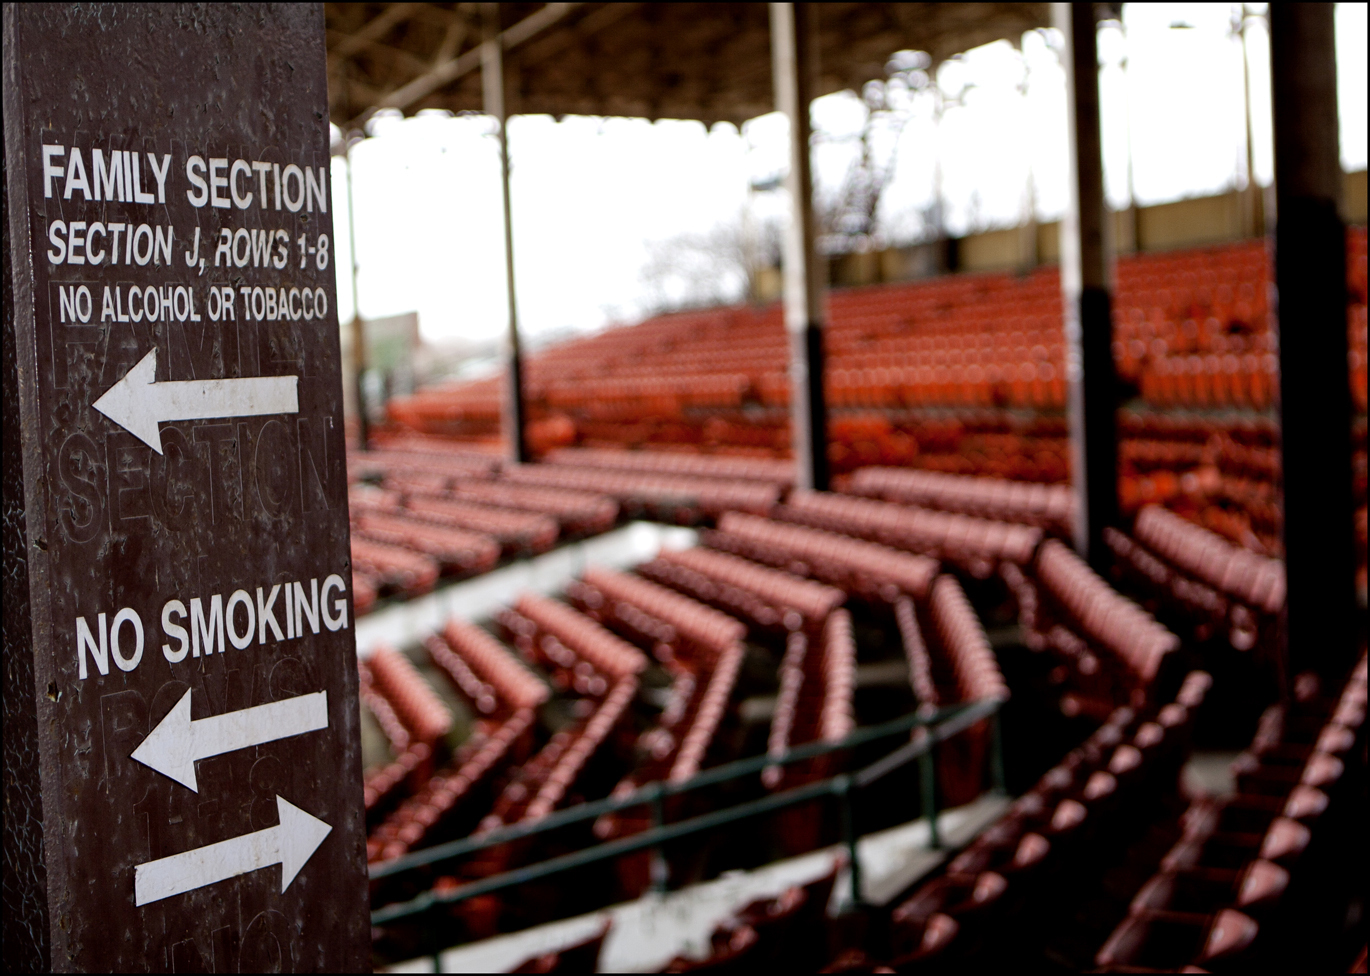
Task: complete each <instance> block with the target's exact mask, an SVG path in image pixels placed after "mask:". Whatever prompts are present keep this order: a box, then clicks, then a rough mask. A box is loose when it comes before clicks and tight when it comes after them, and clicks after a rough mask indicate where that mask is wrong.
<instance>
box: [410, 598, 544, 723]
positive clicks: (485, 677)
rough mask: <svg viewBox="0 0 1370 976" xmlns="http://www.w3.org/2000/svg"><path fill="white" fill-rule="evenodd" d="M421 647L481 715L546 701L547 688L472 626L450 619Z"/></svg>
mask: <svg viewBox="0 0 1370 976" xmlns="http://www.w3.org/2000/svg"><path fill="white" fill-rule="evenodd" d="M424 646H425V647H426V648H427V650H428V656H429V657H430V658H432V660H433V663H434V664H436V665H437V666H438V667H439V668H441V669H442V670H443V671H444V672H446V673H447V675H448V677H449V678H450V679H451V680H452V681H453V683H454V684H455V685H457V687H459V688H460V689H461V691H462V692H463V693H464V694H465V695H466V697H467V698H468V699H470V700H471V702H472V703H473V704H474V705H476V706H477V710H478V711H480V712H481V713H494V714H500V713H501V712H503V711H505V710H514V711H516V710H518V709H521V708H537V707H538V706H540V705H541V704H542V703H543V702H545V701H547V698H548V691H547V687H546V686H545V685H544V684H543V683H542V682H541V681H539V680H538V679H537V678H535V677H534V676H533V675H532V674H531V673H530V672H529V671H528V669H527V668H525V667H523V666H522V665H521V664H519V663H518V661H517V660H516V659H515V658H514V656H513V655H512V654H510V653H509V652H508V651H507V650H506V649H505V648H504V645H502V644H500V643H499V642H498V641H497V640H495V639H494V638H493V637H492V636H490V634H489V633H488V632H486V631H485V630H483V629H481V628H480V627H477V626H476V625H475V624H472V623H468V622H467V621H465V620H460V619H458V618H456V617H453V618H451V619H450V620H448V621H447V624H446V625H445V626H444V627H443V629H442V630H441V631H439V632H438V633H436V634H434V635H432V636H431V638H430V639H429V640H427V641H425V642H424ZM487 699H488V700H489V701H490V705H489V707H486V706H485V704H484V703H485V702H486V700H487Z"/></svg>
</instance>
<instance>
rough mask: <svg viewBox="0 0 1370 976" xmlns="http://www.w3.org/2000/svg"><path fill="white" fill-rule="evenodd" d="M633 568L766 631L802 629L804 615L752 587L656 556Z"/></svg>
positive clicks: (653, 579) (649, 577) (650, 578)
mask: <svg viewBox="0 0 1370 976" xmlns="http://www.w3.org/2000/svg"><path fill="white" fill-rule="evenodd" d="M633 571H634V572H635V573H637V574H638V575H639V576H642V577H644V578H645V579H648V580H651V581H652V582H654V583H659V584H660V585H662V586H664V587H669V588H670V589H673V590H676V591H678V592H680V593H683V594H684V595H686V596H688V597H689V598H690V599H692V600H697V601H698V602H700V603H703V604H705V605H707V606H710V607H713V608H715V609H717V610H721V611H722V612H723V613H726V614H728V615H729V616H732V617H736V618H737V619H738V620H740V621H742V622H744V623H745V624H747V626H748V627H756V628H758V629H759V630H761V631H765V632H776V631H779V632H785V631H793V630H799V629H800V628H801V627H803V626H804V615H803V614H801V613H800V612H799V611H798V610H795V609H794V608H792V607H789V606H787V605H785V604H780V605H779V606H777V605H774V604H772V603H769V602H767V601H766V600H765V599H763V598H761V597H760V596H758V595H757V594H756V593H754V592H752V591H751V590H748V589H745V588H743V587H740V586H736V585H734V584H732V583H729V582H726V581H723V580H718V579H715V578H713V577H712V576H709V575H708V574H706V573H702V572H699V571H698V570H695V569H691V568H690V567H688V566H684V565H681V564H680V562H678V561H675V560H668V559H663V558H661V557H660V556H658V557H657V558H656V559H652V560H649V561H648V562H645V563H639V564H638V565H637V566H635V567H634V569H633Z"/></svg>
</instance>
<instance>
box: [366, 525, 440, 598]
mask: <svg viewBox="0 0 1370 976" xmlns="http://www.w3.org/2000/svg"><path fill="white" fill-rule="evenodd" d="M352 571H353V572H354V573H356V574H358V575H360V576H362V577H363V578H364V579H365V580H366V581H367V583H368V584H370V586H371V587H372V588H373V589H375V590H376V591H378V592H382V593H383V592H391V593H396V592H397V593H401V594H403V595H404V596H406V597H415V596H420V595H422V594H424V593H427V592H428V591H429V590H431V589H432V588H433V584H434V583H436V582H437V581H438V574H439V567H438V563H437V560H435V559H433V558H431V557H429V556H425V555H422V554H421V553H417V552H414V551H412V550H410V549H405V548H402V547H400V546H393V545H388V544H386V543H383V542H376V541H373V540H371V539H364V538H361V537H359V536H357V535H353V536H352Z"/></svg>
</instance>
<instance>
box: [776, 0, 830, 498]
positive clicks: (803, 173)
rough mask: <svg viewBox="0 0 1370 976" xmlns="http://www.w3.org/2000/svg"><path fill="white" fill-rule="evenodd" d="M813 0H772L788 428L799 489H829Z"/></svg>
mask: <svg viewBox="0 0 1370 976" xmlns="http://www.w3.org/2000/svg"><path fill="white" fill-rule="evenodd" d="M816 16H817V13H816V9H815V5H814V4H807V3H806V4H793V3H773V4H771V65H772V71H773V72H774V78H775V103H776V108H777V109H778V110H779V111H781V112H784V113H785V116H786V117H787V118H788V119H789V120H790V173H789V176H788V177H787V179H786V181H785V185H786V187H787V188H788V189H789V191H790V201H791V207H792V213H791V217H790V225H789V227H788V228H787V229H786V232H785V269H784V270H785V331H786V333H787V334H788V335H789V340H790V427H791V433H792V439H793V443H794V461H795V478H796V483H797V484H798V486H799V487H800V488H812V489H815V490H817V491H825V490H827V487H828V447H827V445H828V411H827V403H826V401H825V399H824V396H823V374H824V351H823V292H824V286H825V284H826V277H827V276H826V274H825V271H826V268H825V265H824V264H823V262H821V261H820V260H819V259H818V255H817V254H816V252H815V250H814V238H815V237H816V225H815V219H814V212H813V174H812V172H811V170H810V164H809V136H810V126H809V102H810V101H812V99H813V92H814V85H815V82H816V76H817V73H818V72H817V67H818V50H817V42H818V31H817V30H816V29H815V26H816V25H815V24H814V18H815V17H816Z"/></svg>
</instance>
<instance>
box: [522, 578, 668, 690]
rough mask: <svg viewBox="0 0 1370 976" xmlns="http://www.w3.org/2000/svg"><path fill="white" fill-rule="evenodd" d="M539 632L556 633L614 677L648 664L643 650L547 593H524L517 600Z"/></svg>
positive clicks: (561, 640)
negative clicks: (547, 595) (542, 594)
mask: <svg viewBox="0 0 1370 976" xmlns="http://www.w3.org/2000/svg"><path fill="white" fill-rule="evenodd" d="M515 609H516V610H517V612H518V613H519V614H521V615H522V616H523V617H525V618H526V619H528V620H531V621H532V622H533V623H534V624H535V625H536V626H537V628H538V630H539V632H540V633H544V634H547V635H550V636H552V637H555V638H556V639H557V640H558V641H560V642H561V643H562V644H563V645H564V646H566V647H568V648H570V649H571V650H572V651H573V652H575V654H576V655H577V656H579V657H580V658H583V659H584V660H586V661H588V662H589V663H590V664H591V665H592V666H593V667H594V668H595V670H596V671H599V672H600V673H602V674H604V675H606V676H608V677H610V678H611V679H613V680H614V681H618V680H620V679H622V678H625V677H628V676H631V675H637V674H641V673H642V671H643V670H644V669H645V668H646V667H647V659H646V658H645V657H644V656H643V655H642V652H641V651H639V650H638V649H637V648H635V647H633V646H632V645H630V644H628V643H627V642H625V641H623V640H622V639H620V638H619V637H616V636H615V635H614V634H612V633H610V632H609V631H607V630H605V629H604V628H603V627H601V626H600V625H599V624H597V623H595V622H594V621H593V620H591V619H590V618H589V617H586V616H585V615H584V614H582V613H578V612H576V611H575V610H572V609H571V608H570V607H568V606H566V605H565V604H564V603H559V602H557V601H556V600H552V599H550V598H548V597H545V596H541V595H539V594H537V593H525V594H523V595H522V596H521V597H519V600H518V602H517V603H516V604H515Z"/></svg>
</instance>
